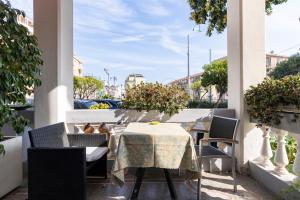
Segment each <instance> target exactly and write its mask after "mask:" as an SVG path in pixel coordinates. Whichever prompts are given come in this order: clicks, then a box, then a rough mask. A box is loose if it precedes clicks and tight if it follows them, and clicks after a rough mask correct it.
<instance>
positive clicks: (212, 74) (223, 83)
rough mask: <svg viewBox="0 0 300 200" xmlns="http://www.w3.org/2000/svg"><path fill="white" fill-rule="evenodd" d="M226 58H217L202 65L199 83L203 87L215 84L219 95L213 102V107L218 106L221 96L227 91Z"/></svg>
mask: <svg viewBox="0 0 300 200" xmlns="http://www.w3.org/2000/svg"><path fill="white" fill-rule="evenodd" d="M227 68H228V66H227V60H217V61H215V62H213V63H212V64H211V65H205V66H204V72H203V74H202V78H201V84H202V86H203V87H206V88H208V87H211V86H215V88H216V90H217V92H218V93H219V97H218V100H217V102H216V103H215V107H218V105H219V103H220V100H221V98H222V96H223V95H224V94H225V93H226V92H227V88H228V75H227Z"/></svg>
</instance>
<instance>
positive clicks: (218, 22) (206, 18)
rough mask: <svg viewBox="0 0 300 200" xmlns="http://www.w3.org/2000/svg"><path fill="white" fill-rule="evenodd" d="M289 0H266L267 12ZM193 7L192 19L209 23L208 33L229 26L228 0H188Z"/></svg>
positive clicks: (220, 31)
mask: <svg viewBox="0 0 300 200" xmlns="http://www.w3.org/2000/svg"><path fill="white" fill-rule="evenodd" d="M287 1H288V0H266V13H267V14H268V15H270V14H271V13H272V10H273V9H272V6H273V5H279V4H282V3H285V2H287ZM188 3H189V5H190V7H191V19H192V20H194V21H195V22H196V24H207V25H208V26H207V35H208V36H211V35H212V33H213V31H217V32H218V33H222V32H223V31H224V29H225V28H226V27H227V1H226V0H188Z"/></svg>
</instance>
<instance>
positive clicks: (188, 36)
mask: <svg viewBox="0 0 300 200" xmlns="http://www.w3.org/2000/svg"><path fill="white" fill-rule="evenodd" d="M196 26H197V25H195V26H194V27H193V31H195V27H196ZM197 31H198V32H201V30H200V25H199V29H198V30H197ZM187 79H188V80H187V82H188V88H187V89H188V94H189V96H190V98H191V99H193V94H192V89H191V74H190V33H188V34H187Z"/></svg>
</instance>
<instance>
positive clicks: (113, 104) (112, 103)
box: [93, 99, 122, 109]
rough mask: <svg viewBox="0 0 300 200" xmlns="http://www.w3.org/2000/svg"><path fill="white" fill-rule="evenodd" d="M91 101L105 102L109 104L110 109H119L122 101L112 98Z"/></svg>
mask: <svg viewBox="0 0 300 200" xmlns="http://www.w3.org/2000/svg"><path fill="white" fill-rule="evenodd" d="M93 101H95V102H97V103H105V104H108V105H109V106H110V109H119V108H121V105H122V102H121V101H119V100H112V99H94V100H93Z"/></svg>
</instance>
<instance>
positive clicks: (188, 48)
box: [187, 33, 193, 98]
mask: <svg viewBox="0 0 300 200" xmlns="http://www.w3.org/2000/svg"><path fill="white" fill-rule="evenodd" d="M187 79H188V80H187V81H188V94H189V96H190V98H193V97H192V90H191V75H190V34H189V33H188V35H187Z"/></svg>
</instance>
